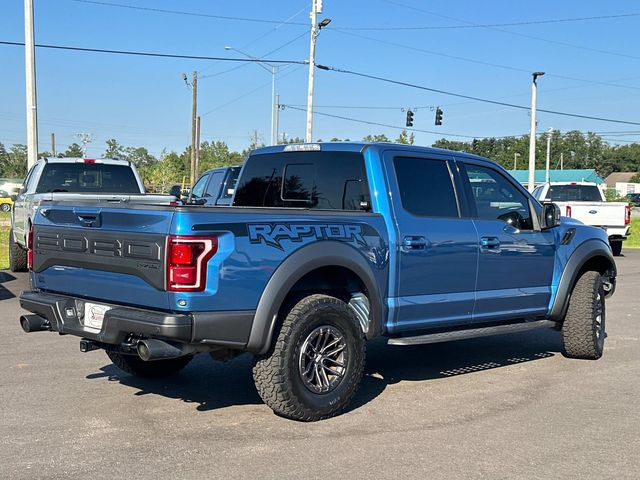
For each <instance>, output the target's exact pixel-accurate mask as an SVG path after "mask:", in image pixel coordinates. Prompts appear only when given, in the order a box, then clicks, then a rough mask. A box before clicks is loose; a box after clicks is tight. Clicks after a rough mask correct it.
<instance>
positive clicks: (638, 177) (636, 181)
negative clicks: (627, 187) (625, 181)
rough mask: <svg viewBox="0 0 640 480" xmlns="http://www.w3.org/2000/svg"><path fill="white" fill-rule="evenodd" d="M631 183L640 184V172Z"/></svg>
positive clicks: (632, 178)
mask: <svg viewBox="0 0 640 480" xmlns="http://www.w3.org/2000/svg"><path fill="white" fill-rule="evenodd" d="M629 182H630V183H640V172H638V173H636V174H635V175H634V176H633V177H631V180H629Z"/></svg>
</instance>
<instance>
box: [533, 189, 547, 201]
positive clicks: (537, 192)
mask: <svg viewBox="0 0 640 480" xmlns="http://www.w3.org/2000/svg"><path fill="white" fill-rule="evenodd" d="M542 190H544V185H540V186H539V187H536V188H534V189H533V192H531V195H533V198H535V199H536V200H541V198H540V195H542Z"/></svg>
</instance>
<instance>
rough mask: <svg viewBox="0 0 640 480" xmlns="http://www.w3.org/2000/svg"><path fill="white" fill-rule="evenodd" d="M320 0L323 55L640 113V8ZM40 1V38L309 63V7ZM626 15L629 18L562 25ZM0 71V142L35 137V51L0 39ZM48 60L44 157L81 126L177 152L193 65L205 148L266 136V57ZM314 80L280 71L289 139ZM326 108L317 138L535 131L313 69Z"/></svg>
mask: <svg viewBox="0 0 640 480" xmlns="http://www.w3.org/2000/svg"><path fill="white" fill-rule="evenodd" d="M323 3H324V5H323V8H324V10H323V13H322V14H321V15H319V19H321V18H330V19H331V24H330V25H329V26H328V27H327V28H325V29H323V30H322V31H321V33H320V35H319V36H318V39H317V52H316V62H317V63H319V64H323V65H329V66H331V67H336V68H341V69H348V70H352V71H357V72H361V73H365V74H368V75H375V76H380V77H385V78H389V79H393V80H398V81H401V82H406V83H410V84H415V85H420V86H425V87H429V88H433V89H437V90H446V91H449V92H454V93H460V94H464V95H470V96H475V97H482V98H487V99H492V100H498V101H502V102H507V103H513V104H517V105H523V106H527V105H529V103H530V95H531V72H533V71H544V72H546V73H547V74H546V75H545V76H544V77H542V78H540V79H539V80H538V106H539V108H543V109H549V110H556V111H563V112H570V113H576V114H581V115H587V116H596V117H606V118H612V119H618V120H627V121H632V122H640V114H638V112H640V53H639V52H638V49H637V46H638V44H639V42H638V41H639V39H638V32H639V31H640V28H639V27H640V5H637V4H636V3H635V2H628V1H608V2H602V1H594V0H581V1H577V0H571V1H568V0H567V1H563V2H558V1H551V0H539V1H537V2H535V3H531V2H514V1H506V0H495V1H484V2H478V1H477V0H448V1H442V0H440V1H437V0H430V1H424V0H353V1H348V0H339V1H338V0H324V2H323ZM34 4H35V38H36V43H41V44H54V45H65V46H75V47H85V48H101V49H113V50H132V51H144V52H158V53H171V54H183V55H200V56H221V57H229V58H231V57H235V58H238V57H240V56H241V55H240V54H238V53H236V52H233V51H226V50H225V49H224V47H225V46H232V47H234V48H236V49H239V50H242V51H243V52H245V53H247V54H249V55H252V56H255V57H260V58H262V57H264V55H265V54H269V52H272V51H273V53H271V54H269V55H267V57H265V60H268V59H272V60H273V59H275V60H295V61H301V60H306V59H308V55H309V11H310V8H311V2H310V1H309V2H307V1H303V0H278V1H277V2H275V1H271V2H267V1H257V0H245V1H237V2H226V1H225V2H223V1H214V0H211V1H205V0H183V1H177V0H140V1H134V0H96V1H95V2H94V1H91V0H34ZM106 4H110V5H106ZM117 5H120V6H117ZM123 6H134V7H138V8H125V7H123ZM23 8H24V7H23V2H22V1H21V0H2V2H1V3H0V41H14V42H15V41H17V42H22V41H24V16H23V15H24V11H23ZM153 9H155V10H153ZM158 9H160V10H172V11H180V12H185V13H186V14H185V13H183V14H177V13H168V12H160V11H157V10H158ZM615 15H618V16H619V15H624V16H622V17H616V18H598V19H589V20H579V21H556V20H566V19H575V18H584V17H602V16H615ZM220 17H226V18H220ZM229 17H232V18H229ZM241 19H249V20H251V19H253V20H259V21H248V20H241ZM265 20H267V21H268V22H266V21H265ZM552 20H553V21H554V22H550V21H552ZM540 22H543V23H540ZM513 23H516V24H517V25H507V26H505V25H502V24H513ZM487 25H489V26H487ZM496 25H498V26H496ZM0 65H1V66H0V72H2V74H1V75H0V142H2V143H4V144H5V145H11V144H14V143H26V127H25V68H24V48H23V47H21V46H9V45H0ZM36 68H37V92H38V124H39V149H40V150H41V151H43V150H50V143H49V142H50V140H49V139H50V134H51V133H52V132H53V133H55V134H56V140H57V144H58V145H57V146H58V150H59V151H60V150H63V149H64V148H66V146H67V145H68V144H70V143H72V142H78V137H77V134H78V133H81V132H85V133H89V134H91V136H92V142H91V143H90V144H89V146H88V151H87V155H88V156H99V155H101V154H102V153H103V152H104V149H105V140H106V139H108V138H116V139H117V140H118V141H119V142H120V143H121V144H123V145H125V146H134V147H138V146H144V147H146V148H147V149H148V150H149V151H150V152H151V153H152V154H153V155H156V156H158V155H160V153H161V152H162V150H163V149H167V150H176V151H178V152H181V151H182V150H183V149H184V148H185V146H187V145H188V144H189V143H190V141H191V90H190V89H189V87H188V86H187V85H185V82H184V81H183V80H182V73H183V72H185V73H187V74H188V76H189V77H190V75H191V72H192V71H193V70H197V71H198V75H199V82H198V87H199V88H198V94H199V99H198V109H199V113H200V115H201V117H202V124H201V125H202V133H201V139H202V141H205V140H206V141H213V140H222V141H225V142H226V143H228V144H229V146H230V147H231V148H232V149H235V150H241V149H243V148H246V147H247V146H248V144H249V142H250V133H251V132H252V131H253V130H257V131H258V133H259V135H260V136H261V138H262V140H263V141H264V142H265V143H268V141H269V136H270V122H271V76H270V74H269V73H268V72H267V71H265V70H264V69H262V68H261V67H260V66H259V65H257V64H248V63H241V64H239V63H232V62H223V61H207V60H189V59H169V58H148V57H140V56H125V55H110V54H98V53H85V52H76V51H61V50H51V49H37V51H36ZM307 75H308V68H307V67H306V66H305V65H287V66H282V67H279V68H278V73H277V76H276V78H277V80H276V82H277V87H276V90H277V92H278V93H279V94H280V102H281V104H283V105H284V108H283V110H281V111H280V132H281V134H282V132H284V133H285V134H286V135H287V136H288V137H295V136H298V137H304V133H305V113H304V111H300V110H296V109H302V110H304V109H305V108H306V99H307ZM314 104H315V107H314V110H316V111H317V112H318V114H316V115H315V116H314V129H313V138H314V140H315V139H323V140H329V139H331V138H332V137H338V138H349V139H352V140H359V139H361V138H362V137H363V136H365V135H367V134H377V133H384V134H386V135H387V136H388V137H390V138H396V137H397V135H398V134H399V132H400V130H399V128H391V127H384V126H377V125H371V124H366V123H359V122H356V121H353V120H347V119H344V118H343V119H338V118H334V117H328V116H323V115H320V114H321V113H324V114H329V115H335V116H340V117H347V118H350V119H355V120H359V121H365V122H374V123H381V124H386V125H391V126H396V127H402V126H404V123H405V115H406V112H405V111H406V109H407V108H411V109H413V110H414V111H415V116H414V127H415V128H416V129H419V130H426V131H429V132H436V133H426V132H416V134H415V135H416V143H417V144H419V145H431V144H432V143H433V142H434V141H435V140H436V139H438V138H443V137H444V138H449V139H451V140H455V139H461V140H465V139H467V138H465V137H464V136H468V137H485V136H505V135H520V134H523V133H525V132H527V131H528V129H529V116H528V111H527V110H522V109H515V108H507V107H504V106H499V105H492V104H488V103H480V102H476V101H470V100H465V99H461V98H456V97H452V96H448V95H444V94H440V93H435V92H430V91H425V90H420V89H415V88H409V87H406V86H400V85H394V84H390V83H386V82H380V81H376V80H373V79H367V78H363V77H359V76H353V75H348V74H343V73H338V72H334V71H324V70H316V74H315V96H314ZM437 106H439V107H440V108H441V109H442V110H443V111H444V115H443V125H441V126H435V125H434V115H435V114H434V111H433V109H434V108H435V107H437ZM336 107H337V108H336ZM371 107H375V108H371ZM380 107H388V108H380ZM403 109H404V110H405V111H403ZM549 128H555V129H560V130H561V131H567V130H573V129H579V130H583V131H596V132H607V133H604V134H603V136H605V138H607V140H608V141H610V142H611V143H624V142H630V141H636V140H640V126H633V125H624V124H615V123H606V122H602V121H594V120H586V119H578V118H571V117H563V116H556V115H551V114H546V113H539V114H538V131H539V132H540V131H545V130H547V129H549ZM608 132H613V133H608ZM619 132H624V133H622V134H621V133H619ZM627 132H632V133H627ZM454 135H462V137H456V136H454Z"/></svg>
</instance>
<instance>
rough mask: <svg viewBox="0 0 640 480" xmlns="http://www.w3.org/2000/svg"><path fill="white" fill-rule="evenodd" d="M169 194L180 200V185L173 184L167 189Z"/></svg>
mask: <svg viewBox="0 0 640 480" xmlns="http://www.w3.org/2000/svg"><path fill="white" fill-rule="evenodd" d="M169 195H171V196H173V197H176V198H177V199H178V200H180V198H181V197H182V189H181V188H180V185H174V186H173V187H171V189H170V190H169Z"/></svg>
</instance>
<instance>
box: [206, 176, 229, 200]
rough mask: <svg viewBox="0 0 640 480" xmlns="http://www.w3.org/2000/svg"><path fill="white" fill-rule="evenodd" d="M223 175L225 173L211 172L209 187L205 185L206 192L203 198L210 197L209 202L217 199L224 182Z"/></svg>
mask: <svg viewBox="0 0 640 480" xmlns="http://www.w3.org/2000/svg"><path fill="white" fill-rule="evenodd" d="M224 174H225V172H213V173H212V174H211V180H209V185H207V191H206V192H204V196H205V197H211V200H213V201H215V200H217V199H218V195H219V194H220V187H221V185H222V181H223V180H224Z"/></svg>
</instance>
